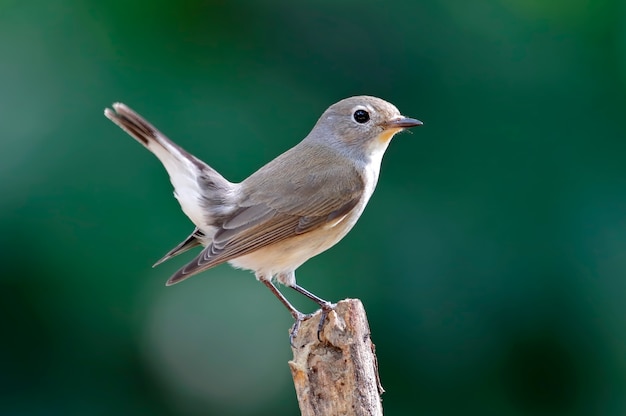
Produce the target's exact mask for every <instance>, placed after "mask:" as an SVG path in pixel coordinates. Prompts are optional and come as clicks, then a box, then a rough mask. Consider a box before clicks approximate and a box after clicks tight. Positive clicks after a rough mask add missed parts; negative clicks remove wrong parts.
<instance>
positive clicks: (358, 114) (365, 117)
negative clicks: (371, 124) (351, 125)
mask: <svg viewBox="0 0 626 416" xmlns="http://www.w3.org/2000/svg"><path fill="white" fill-rule="evenodd" d="M354 121H356V122H357V123H360V124H363V123H367V122H368V121H370V114H369V113H368V112H367V111H365V110H356V111H355V112H354Z"/></svg>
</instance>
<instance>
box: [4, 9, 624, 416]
mask: <svg viewBox="0 0 626 416" xmlns="http://www.w3.org/2000/svg"><path fill="white" fill-rule="evenodd" d="M0 57H1V59H0V80H1V81H0V85H1V86H2V88H1V89H0V227H1V228H0V249H1V250H0V256H2V265H3V271H2V272H1V273H0V276H1V277H0V293H1V294H0V297H1V302H0V311H1V313H2V317H1V321H2V324H1V327H2V341H1V342H0V387H1V388H0V414H2V415H85V414H89V415H111V414H120V415H278V414H298V406H297V401H296V398H295V392H294V389H293V385H292V382H291V376H290V373H289V368H288V365H287V361H288V360H289V359H290V358H291V351H290V348H289V343H288V329H289V327H290V325H291V324H292V319H291V316H290V315H289V314H288V313H287V311H286V310H285V309H284V308H283V306H282V305H281V304H280V303H279V302H278V301H277V300H276V299H275V298H274V297H273V296H272V295H271V294H270V293H269V291H268V290H267V289H266V288H265V287H263V285H261V284H259V283H258V282H256V281H255V280H254V277H253V275H252V274H250V273H248V272H245V271H240V270H239V271H238V270H233V269H232V268H230V267H229V266H227V265H223V266H220V267H217V268H215V269H213V270H210V271H208V272H206V273H204V274H203V275H202V276H200V277H194V278H193V279H190V280H189V281H186V282H184V283H183V284H180V285H176V286H174V287H169V288H166V287H165V286H164V283H165V281H166V279H167V278H168V277H169V276H170V275H171V274H172V273H173V272H174V271H175V270H177V269H178V268H179V267H180V266H181V265H182V264H184V263H185V262H186V261H187V260H189V259H190V257H191V256H192V254H191V253H187V255H183V256H181V257H180V258H176V259H175V260H171V261H170V262H167V263H165V264H163V265H162V266H160V267H158V268H156V269H152V268H151V267H150V266H151V265H152V264H153V262H154V261H156V260H157V259H159V258H160V257H161V256H162V255H163V254H164V253H165V252H166V251H168V250H169V249H170V248H172V247H173V246H174V245H176V244H177V243H178V242H179V241H181V240H182V239H183V238H184V237H186V236H187V235H188V233H189V232H190V231H191V230H192V228H193V227H192V225H191V223H190V222H189V220H188V219H187V218H186V217H185V216H184V214H183V213H182V212H181V211H180V208H179V206H178V204H177V202H176V200H175V199H174V198H173V197H172V189H171V185H170V184H169V181H168V177H167V175H166V173H165V171H164V169H163V168H162V166H161V165H160V163H159V162H158V161H157V160H156V158H154V156H152V155H151V154H150V153H149V152H147V151H146V150H145V149H143V148H142V147H141V146H140V145H138V144H137V143H136V142H134V141H133V139H131V138H130V137H129V136H128V135H126V134H125V133H123V132H122V131H121V130H120V129H119V128H117V127H116V126H115V125H113V124H112V123H111V122H110V121H108V120H107V119H105V118H104V116H103V114H102V112H103V109H104V108H105V107H106V106H110V104H111V103H113V102H115V101H122V102H125V103H127V104H128V105H130V106H131V107H133V108H134V109H136V110H137V111H138V112H140V113H141V114H142V115H144V116H145V117H146V118H147V119H148V120H150V121H151V122H152V123H153V124H155V125H156V126H157V127H158V128H160V129H161V130H162V131H163V132H164V133H166V134H167V135H168V136H170V137H171V138H172V139H174V140H175V141H176V142H178V143H179V144H181V145H182V146H183V147H185V148H186V149H187V150H188V151H190V152H191V153H193V154H195V155H197V156H198V157H199V158H201V159H203V160H205V161H206V162H207V163H209V164H210V165H212V166H213V167H214V168H216V169H217V170H219V171H220V172H221V173H222V174H224V176H226V177H227V178H229V179H230V180H233V181H240V180H242V179H244V178H245V177H246V176H247V175H249V174H250V173H252V172H253V171H254V170H256V169H257V168H259V167H260V166H262V165H263V164H264V163H266V162H267V161H269V160H271V159H272V158H273V157H275V156H276V155H278V154H279V153H281V152H283V151H285V150H286V149H288V148H289V147H291V146H293V145H294V144H295V143H297V142H298V141H299V140H300V139H301V138H303V137H304V136H305V135H306V134H307V133H308V131H309V130H310V128H311V127H312V126H313V124H314V123H315V122H316V120H317V118H318V117H319V116H320V115H321V113H322V112H323V111H324V110H325V109H326V108H327V107H328V106H329V105H330V104H332V103H334V102H336V101H338V100H340V99H342V98H345V97H347V96H351V95H358V94H371V95H376V96H380V97H382V98H384V99H386V100H388V101H391V102H392V103H394V104H395V105H397V106H398V108H399V109H400V110H401V111H402V113H403V114H405V115H407V116H411V117H416V118H419V119H420V120H422V121H424V123H425V125H424V127H421V128H419V129H414V132H413V134H406V133H405V134H402V135H399V136H397V137H396V138H395V139H394V141H393V143H392V144H391V146H390V148H389V150H388V152H387V154H386V157H385V160H384V161H383V167H382V173H381V177H380V180H379V184H378V189H377V191H376V193H375V194H374V196H373V197H372V200H371V202H370V204H369V206H368V208H367V209H366V210H365V213H364V215H363V216H362V218H361V220H360V222H359V223H358V224H357V226H356V227H355V228H354V230H353V231H352V232H351V233H350V234H349V235H348V237H347V238H346V239H345V240H344V241H342V242H341V243H340V244H339V245H337V246H336V247H334V248H333V249H332V250H330V251H328V252H326V253H324V254H322V255H320V256H319V257H316V258H314V259H312V260H311V261H309V262H308V263H306V264H305V265H304V266H303V267H301V268H300V269H299V270H298V281H299V282H300V283H301V284H302V285H303V286H304V287H306V288H308V289H309V290H311V291H313V292H314V293H316V294H318V295H319V296H321V297H323V298H326V299H329V300H335V301H336V300H340V299H343V298H347V297H351V298H360V299H361V300H362V301H363V303H364V305H365V308H366V310H367V312H368V316H369V319H370V324H371V330H372V339H373V341H374V342H375V344H376V347H377V353H378V360H379V363H380V375H381V379H382V383H383V385H384V387H385V388H386V390H387V393H386V394H385V395H384V396H383V398H384V403H383V404H384V408H385V411H386V414H389V415H460V414H463V415H469V414H471V415H474V414H476V415H624V414H626V123H625V121H626V99H625V94H624V93H625V90H626V5H625V4H624V2H621V1H613V0H600V1H595V0H594V1H590V0H570V1H552V2H547V1H543V0H542V1H539V0H490V1H484V0H479V1H475V2H467V3H463V2H458V1H451V0H438V1H428V2H426V1H413V0H411V1H409V0H404V1H402V0H397V1H388V2H382V1H370V2H368V1H353V0H345V1H321V2H316V3H313V2H293V1H284V0H282V1H274V2H251V1H244V0H233V1H229V2H225V1H208V0H190V1H181V2H171V1H163V0H152V1H150V2H147V1H145V2H142V1H137V2H127V1H121V0H112V1H108V2H102V1H95V0H83V1H76V0H59V1H56V2H47V3H46V2H18V1H10V0H9V1H2V2H0ZM286 293H287V294H288V295H289V297H290V298H291V299H293V301H294V303H295V304H296V305H297V306H298V307H299V308H301V309H302V310H303V311H305V312H310V311H313V310H314V309H315V308H314V306H315V305H313V304H312V303H311V302H308V301H306V300H304V299H301V298H300V297H297V296H292V295H293V294H292V293H290V292H286Z"/></svg>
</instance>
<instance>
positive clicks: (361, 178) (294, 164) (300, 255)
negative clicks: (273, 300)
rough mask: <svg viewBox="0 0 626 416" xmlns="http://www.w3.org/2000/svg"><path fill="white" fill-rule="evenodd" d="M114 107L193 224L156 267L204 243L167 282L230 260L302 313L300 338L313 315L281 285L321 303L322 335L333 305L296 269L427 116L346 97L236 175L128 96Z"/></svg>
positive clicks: (361, 202)
mask: <svg viewBox="0 0 626 416" xmlns="http://www.w3.org/2000/svg"><path fill="white" fill-rule="evenodd" d="M112 107H113V108H112V109H110V108H107V109H105V111H104V114H105V116H106V117H107V118H108V119H110V120H111V121H112V122H113V123H115V124H117V125H118V126H119V127H121V128H122V130H124V131H125V132H126V133H128V134H129V135H130V136H132V137H133V138H134V139H135V140H137V141H138V142H139V143H140V144H141V145H143V146H144V147H145V148H147V149H148V150H149V151H150V152H152V153H153V154H154V155H155V156H156V157H157V158H158V159H159V160H160V161H161V163H162V164H163V166H164V167H165V169H166V171H167V173H168V174H169V177H170V181H171V183H172V185H173V187H174V196H175V197H176V199H177V200H178V202H179V204H180V206H181V209H182V211H183V212H184V213H185V214H186V215H187V217H188V218H189V219H190V220H191V222H192V223H193V224H194V225H195V229H194V230H193V231H192V232H191V234H190V235H189V236H188V237H187V238H186V239H185V240H183V241H182V242H181V243H180V244H178V245H177V246H176V247H174V248H173V249H172V250H170V251H169V252H168V253H166V254H165V256H163V257H162V258H161V259H160V260H159V261H157V262H156V263H155V265H154V266H157V265H159V264H161V263H163V262H164V261H166V260H169V259H171V258H172V257H174V256H177V255H179V254H181V253H183V252H186V251H187V250H190V249H192V248H195V247H198V246H201V247H202V250H201V251H200V253H199V254H198V255H196V257H195V258H193V260H191V261H190V262H189V263H187V264H186V265H184V266H183V267H181V268H180V269H179V270H178V271H177V272H176V273H174V275H172V276H171V277H170V278H169V280H168V281H167V283H166V285H168V286H170V285H173V284H176V283H179V282H181V281H183V280H185V279H187V278H189V277H191V276H193V275H196V274H198V273H201V272H204V271H205V270H207V269H210V268H212V267H214V266H217V265H219V264H222V263H225V262H228V263H230V264H231V265H232V266H234V267H235V268H241V269H247V270H250V271H252V272H254V274H255V276H256V278H257V280H259V281H260V282H261V283H263V284H264V285H265V286H267V288H269V290H270V291H271V292H272V293H273V294H274V295H275V296H276V297H277V298H278V299H279V300H280V302H281V303H282V304H283V305H284V306H285V307H286V308H287V309H288V310H289V312H290V314H291V315H292V317H293V318H294V321H295V322H294V325H293V326H292V328H291V330H290V335H289V341H290V343H291V345H292V346H293V345H294V339H295V337H296V336H297V334H298V330H299V328H300V325H301V323H302V322H303V321H304V320H306V319H308V318H309V317H310V316H312V314H303V313H301V312H300V311H299V310H297V309H296V308H295V307H294V306H293V305H292V304H291V303H290V302H289V300H287V298H286V297H285V296H284V295H283V294H282V293H281V291H280V290H279V289H278V287H277V285H276V283H280V284H283V285H285V286H287V287H289V288H291V289H293V290H295V291H296V292H299V293H300V294H302V295H304V296H306V297H307V298H309V299H311V300H312V301H314V302H315V303H317V304H318V305H319V306H320V308H321V310H322V314H321V318H320V323H319V327H318V338H319V332H320V331H321V330H322V328H323V325H324V321H325V319H326V317H327V315H328V313H329V312H330V311H331V310H333V308H334V307H335V304H333V303H331V302H329V301H327V300H324V299H322V298H320V297H318V296H317V295H315V294H313V293H312V292H309V291H308V290H306V289H305V288H303V287H302V286H300V285H298V284H297V283H296V275H295V271H296V269H297V268H298V267H299V266H301V265H302V264H303V263H304V262H306V261H307V260H309V259H310V258H311V257H314V256H316V255H317V254H319V253H321V252H323V251H325V250H327V249H329V248H330V247H332V246H334V245H335V244H336V243H337V242H339V241H340V240H341V239H342V238H343V237H344V236H345V235H346V234H347V233H348V232H349V231H350V230H351V229H352V227H353V226H354V225H355V223H356V222H357V220H358V219H359V217H360V216H361V214H362V212H363V210H364V208H365V206H366V204H367V203H368V201H369V199H370V197H371V196H372V193H373V192H374V188H375V187H376V184H377V182H378V177H379V172H380V166H381V162H382V158H383V155H384V153H385V150H386V149H387V147H388V145H389V143H390V141H391V139H392V137H393V136H394V135H395V134H397V133H399V132H401V131H403V130H406V129H408V128H411V127H416V126H421V125H422V124H423V123H422V122H421V121H419V120H417V119H414V118H409V117H405V116H403V115H402V114H401V113H400V111H399V110H398V109H397V108H396V107H395V106H394V105H393V104H391V103H389V102H387V101H384V100H382V99H380V98H377V97H373V96H367V95H361V96H354V97H349V98H345V99H343V100H341V101H339V102H337V103H335V104H333V105H331V106H330V107H329V108H328V109H327V110H326V111H324V112H323V113H322V115H321V117H320V118H319V119H318V121H317V123H316V124H315V125H314V127H313V129H312V130H311V131H310V133H309V134H308V135H307V136H306V137H305V138H304V139H303V140H302V141H300V142H299V143H298V144H296V145H295V146H294V147H292V148H291V149H289V150H287V151H286V152H284V153H283V154H281V155H279V156H278V157H276V158H275V159H273V160H272V161H270V162H269V163H267V164H266V165H264V166H263V167H261V168H260V169H258V170H257V171H256V172H254V173H252V174H251V175H250V176H249V177H248V178H246V179H245V180H243V181H242V182H239V183H234V182H230V181H228V180H227V179H226V178H224V177H223V176H222V175H221V174H220V173H218V172H217V171H216V170H215V169H213V168H212V167H210V166H209V165H208V164H206V163H205V162H203V161H201V160H200V159H198V158H197V157H195V156H193V155H192V154H191V153H189V152H187V151H186V150H184V149H183V148H182V147H181V146H179V145H177V144H176V143H174V142H173V141H171V140H170V139H168V138H167V137H166V136H165V135H164V134H163V133H161V132H160V131H159V130H157V129H156V128H155V127H154V126H153V125H152V124H150V123H149V122H148V121H147V120H146V119H144V118H143V117H142V116H141V115H139V114H138V113H136V112H135V111H134V110H132V109H131V108H129V107H128V106H126V105H125V104H122V103H115V104H113V105H112ZM154 266H153V267H154Z"/></svg>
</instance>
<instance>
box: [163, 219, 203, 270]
mask: <svg viewBox="0 0 626 416" xmlns="http://www.w3.org/2000/svg"><path fill="white" fill-rule="evenodd" d="M204 238H205V236H204V234H203V233H202V231H200V230H198V229H197V228H196V229H195V230H194V231H193V233H191V235H189V237H187V238H186V239H185V240H184V241H183V242H181V243H180V244H179V245H177V246H176V247H174V248H173V249H171V250H170V251H168V252H167V254H165V256H163V257H161V259H159V261H157V262H156V263H154V264H153V265H152V267H156V266H158V265H159V264H161V263H163V262H164V261H167V260H169V259H171V258H172V257H175V256H178V255H179V254H182V253H184V252H185V251H187V250H190V249H192V248H194V247H197V246H201V245H202V240H203V239H204Z"/></svg>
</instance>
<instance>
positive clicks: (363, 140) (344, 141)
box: [304, 95, 422, 158]
mask: <svg viewBox="0 0 626 416" xmlns="http://www.w3.org/2000/svg"><path fill="white" fill-rule="evenodd" d="M420 125H422V122H421V121H419V120H415V119H412V118H408V117H404V116H403V115H402V114H401V113H400V111H399V110H398V109H397V108H396V106H394V105H393V104H391V103H388V102H387V101H385V100H381V99H380V98H377V97H372V96H368V95H360V96H355V97H350V98H346V99H343V100H341V101H339V102H337V103H335V104H333V105H331V106H330V107H329V108H328V109H327V110H326V111H325V112H324V113H323V114H322V116H321V117H320V118H319V120H318V121H317V123H316V124H315V127H314V128H313V130H311V133H310V134H309V135H308V136H307V137H306V139H305V140H304V141H305V142H314V143H317V144H328V145H329V146H331V147H333V148H334V149H336V150H342V151H343V152H344V153H349V154H351V155H352V156H354V157H358V158H363V157H365V158H368V156H371V155H372V154H373V153H374V154H375V153H379V152H384V151H385V149H386V148H387V145H388V144H389V141H390V140H391V138H392V137H393V136H394V134H396V133H398V132H399V131H402V130H404V129H405V128H409V127H414V126H420Z"/></svg>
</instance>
